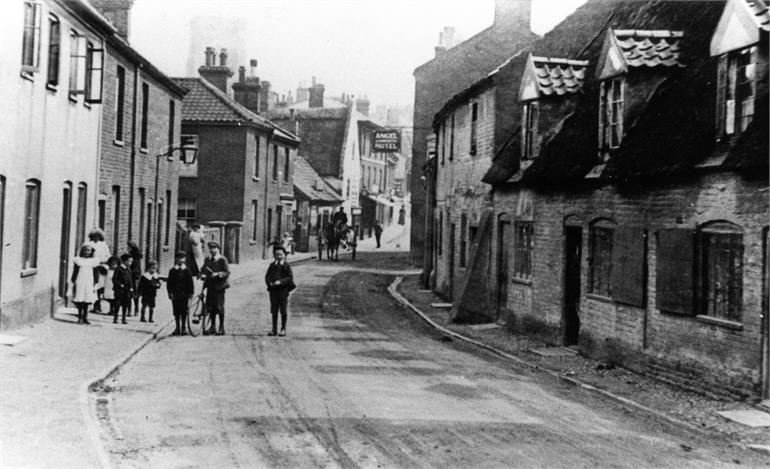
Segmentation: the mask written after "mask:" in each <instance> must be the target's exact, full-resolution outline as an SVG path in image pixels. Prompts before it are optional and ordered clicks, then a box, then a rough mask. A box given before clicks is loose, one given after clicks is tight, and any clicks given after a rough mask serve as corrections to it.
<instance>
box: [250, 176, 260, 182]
mask: <svg viewBox="0 0 770 469" xmlns="http://www.w3.org/2000/svg"><path fill="white" fill-rule="evenodd" d="M251 180H252V181H256V182H259V178H258V177H257V176H251Z"/></svg>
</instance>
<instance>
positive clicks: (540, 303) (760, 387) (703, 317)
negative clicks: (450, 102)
mask: <svg viewBox="0 0 770 469" xmlns="http://www.w3.org/2000/svg"><path fill="white" fill-rule="evenodd" d="M768 29H770V17H768V8H767V4H766V2H760V1H754V0H728V1H727V2H706V1H704V2H697V1H696V2H657V1H656V2H652V1H649V2H647V1H645V2H620V1H617V2H602V1H589V2H587V3H586V4H585V5H583V6H582V7H580V8H579V9H578V10H577V11H576V12H575V13H574V14H573V15H571V16H570V17H568V18H567V19H566V20H565V21H564V22H563V23H562V24H560V25H558V26H557V27H556V28H554V30H553V31H551V32H549V33H548V34H546V35H545V36H544V37H543V38H542V39H541V40H539V41H538V42H536V43H535V44H534V45H533V46H532V48H531V49H530V52H531V54H529V55H525V56H523V57H516V58H514V59H513V60H511V61H510V62H509V64H507V65H506V66H505V67H503V68H504V69H505V70H509V71H514V70H515V71H518V73H519V80H518V82H519V84H518V86H517V87H516V90H517V92H518V96H517V103H516V106H515V107H511V108H510V112H511V114H513V115H514V116H515V117H516V118H517V119H518V120H519V122H520V125H519V126H518V128H517V129H515V130H514V131H513V132H512V133H511V134H510V135H509V137H508V138H507V139H506V140H504V141H503V140H501V139H498V140H496V150H495V155H494V158H493V161H492V164H491V165H490V167H489V168H488V170H487V171H486V174H484V176H483V181H484V182H486V183H488V184H490V186H491V188H492V190H491V196H490V200H491V207H492V209H491V210H492V212H491V220H492V223H491V229H490V230H489V231H490V239H489V241H488V242H485V243H486V244H484V243H480V244H479V247H478V248H477V249H481V248H482V246H481V245H482V244H484V247H483V249H486V250H487V252H489V253H490V254H491V258H492V262H491V263H490V264H489V265H485V266H483V268H484V271H483V272H481V273H480V275H488V276H490V278H492V279H493V282H492V285H493V288H492V289H490V291H487V292H484V293H483V298H480V299H483V302H484V304H485V305H486V306H487V307H486V314H485V317H483V318H480V319H479V318H478V317H475V316H474V315H473V312H471V314H470V317H469V318H465V319H467V320H474V319H479V320H490V319H497V320H499V321H503V322H505V324H506V325H507V326H508V327H509V328H512V329H514V330H517V331H527V332H532V333H536V334H539V335H541V336H543V337H545V338H547V339H549V340H550V341H551V342H553V343H557V344H565V345H571V346H576V347H578V348H580V349H581V350H582V351H583V352H585V353H588V354H592V355H595V356H600V357H602V356H603V357H605V358H607V359H611V360H614V361H617V362H621V363H623V364H625V365H626V366H628V367H631V368H633V369H636V370H638V371H642V372H648V373H652V374H655V375H656V376H659V377H664V378H666V379H671V380H675V381H677V382H679V383H680V384H684V385H686V386H689V387H691V388H693V389H695V390H699V391H710V392H714V393H722V394H726V395H732V396H739V397H745V396H762V397H765V398H766V397H768V395H769V394H770V390H769V386H768V378H769V376H770V364H769V363H768V362H769V361H770V357H769V353H768V350H770V349H769V348H768V337H769V336H770V328H769V327H768V320H767V307H768V306H767V305H768V301H767V298H768V258H767V247H768V214H769V212H770V210H769V205H770V204H769V203H768V192H767V191H768V186H769V185H770V181H769V180H768V121H767V111H768V94H767V93H768V87H767V85H768V61H767V57H768V56H767V44H768V43H767V39H768V34H767V33H768ZM567 38H571V39H570V40H567ZM475 86H480V85H478V84H477V85H475ZM498 104H499V103H498ZM442 122H443V121H442ZM438 138H439V142H440V138H441V136H440V135H439V137H438ZM438 149H439V150H438V151H439V152H440V151H441V146H440V145H439V146H438ZM437 158H440V156H438V157H437ZM439 161H440V160H439ZM447 226H448V225H447V224H446V223H445V224H444V228H445V229H446V227H447ZM445 242H446V241H445ZM461 243H462V238H459V241H458V238H456V239H455V243H454V246H453V249H460V247H461V246H462V244H461ZM473 255H476V254H473ZM476 274H477V272H475V271H472V272H470V273H469V277H471V278H473V277H474V276H475V275H476Z"/></svg>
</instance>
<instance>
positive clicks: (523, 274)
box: [512, 220, 535, 282]
mask: <svg viewBox="0 0 770 469" xmlns="http://www.w3.org/2000/svg"><path fill="white" fill-rule="evenodd" d="M534 232H535V223H534V222H533V221H531V220H515V221H514V222H513V272H512V278H513V279H514V280H519V281H522V282H531V281H532V255H533V252H534Z"/></svg>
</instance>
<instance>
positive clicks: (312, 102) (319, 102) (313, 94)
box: [308, 77, 324, 107]
mask: <svg viewBox="0 0 770 469" xmlns="http://www.w3.org/2000/svg"><path fill="white" fill-rule="evenodd" d="M308 93H309V97H308V107H324V85H322V84H320V83H316V81H315V77H313V85H312V86H311V87H310V88H309V89H308Z"/></svg>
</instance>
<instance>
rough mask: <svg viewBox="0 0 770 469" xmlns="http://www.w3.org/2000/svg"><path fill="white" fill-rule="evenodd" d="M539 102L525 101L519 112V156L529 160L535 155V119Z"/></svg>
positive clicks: (538, 109)
mask: <svg viewBox="0 0 770 469" xmlns="http://www.w3.org/2000/svg"><path fill="white" fill-rule="evenodd" d="M539 112H540V104H539V102H538V101H537V100H531V101H525V102H524V104H523V106H522V113H521V145H522V148H521V157H522V159H526V160H530V159H535V157H537V152H536V146H535V143H536V139H537V120H538V118H539Z"/></svg>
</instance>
